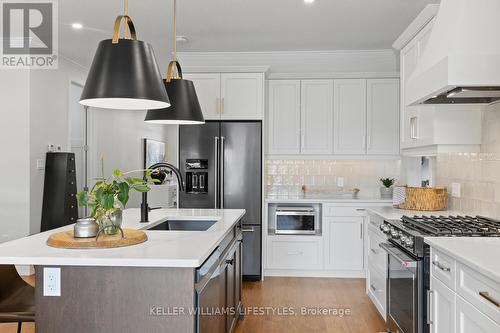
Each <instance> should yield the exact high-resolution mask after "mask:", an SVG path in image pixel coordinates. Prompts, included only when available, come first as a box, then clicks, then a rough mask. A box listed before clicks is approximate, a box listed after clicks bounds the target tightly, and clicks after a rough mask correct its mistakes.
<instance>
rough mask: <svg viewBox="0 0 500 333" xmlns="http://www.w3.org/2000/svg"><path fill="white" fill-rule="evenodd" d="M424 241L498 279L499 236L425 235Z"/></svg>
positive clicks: (499, 279)
mask: <svg viewBox="0 0 500 333" xmlns="http://www.w3.org/2000/svg"><path fill="white" fill-rule="evenodd" d="M425 242H426V243H427V244H429V245H430V246H431V247H433V248H436V249H438V250H440V251H442V252H444V253H446V254H447V255H449V256H451V257H452V258H454V259H456V260H457V261H459V262H461V263H463V264H465V265H467V266H469V267H471V268H472V269H474V270H476V271H478V272H479V273H482V274H483V275H485V276H487V277H489V278H491V279H493V280H495V281H500V260H499V259H498V255H499V253H500V238H496V237H426V238H425Z"/></svg>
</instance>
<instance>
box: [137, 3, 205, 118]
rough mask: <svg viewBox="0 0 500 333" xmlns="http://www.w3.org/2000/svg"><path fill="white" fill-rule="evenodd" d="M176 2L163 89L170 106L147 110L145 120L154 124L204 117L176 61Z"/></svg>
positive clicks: (193, 92) (192, 90)
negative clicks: (170, 58) (171, 46)
mask: <svg viewBox="0 0 500 333" xmlns="http://www.w3.org/2000/svg"><path fill="white" fill-rule="evenodd" d="M176 13H177V4H176V0H174V29H173V38H172V39H173V42H174V48H173V50H174V52H173V58H174V59H173V60H172V61H170V63H169V64H168V69H167V77H166V79H165V80H164V85H165V91H166V92H167V94H168V96H169V98H170V104H171V105H170V107H168V108H164V109H160V110H149V111H148V112H147V113H146V118H145V119H144V121H145V122H148V123H154V124H178V125H194V124H203V123H204V122H205V119H204V118H203V113H202V112H201V106H200V102H199V101H198V96H197V95H196V90H195V88H194V84H193V82H192V81H190V80H184V79H183V78H182V69H181V65H180V64H179V62H178V61H177V15H176Z"/></svg>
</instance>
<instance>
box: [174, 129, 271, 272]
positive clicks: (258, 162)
mask: <svg viewBox="0 0 500 333" xmlns="http://www.w3.org/2000/svg"><path fill="white" fill-rule="evenodd" d="M179 168H180V170H181V172H182V175H183V177H184V181H185V184H186V191H185V192H181V193H180V194H179V206H180V207H181V208H226V209H239V208H243V209H246V214H245V216H244V217H243V229H242V230H243V278H244V279H247V280H256V279H260V278H261V274H262V272H261V266H262V265H261V247H262V246H261V243H262V239H261V238H262V123H261V122H260V121H207V122H206V123H205V124H203V125H185V126H179Z"/></svg>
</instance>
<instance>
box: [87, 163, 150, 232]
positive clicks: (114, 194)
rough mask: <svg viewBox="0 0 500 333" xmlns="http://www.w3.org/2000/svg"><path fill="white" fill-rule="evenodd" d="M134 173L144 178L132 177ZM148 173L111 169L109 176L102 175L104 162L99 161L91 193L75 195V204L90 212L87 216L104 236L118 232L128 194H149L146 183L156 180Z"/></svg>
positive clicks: (146, 171)
mask: <svg viewBox="0 0 500 333" xmlns="http://www.w3.org/2000/svg"><path fill="white" fill-rule="evenodd" d="M134 173H144V174H145V175H146V177H145V178H135V177H131V175H132V174H134ZM151 173H152V171H151V170H134V171H129V172H122V171H121V170H120V169H115V170H113V174H112V175H111V176H110V177H107V178H106V177H105V175H104V160H103V159H102V158H101V177H99V178H97V179H96V183H95V184H94V186H93V187H92V189H91V190H90V191H80V192H78V194H77V199H78V205H79V206H87V207H89V208H90V209H91V212H90V217H92V218H94V219H95V220H96V221H97V223H99V228H100V229H101V230H102V231H103V233H104V234H105V235H114V234H116V233H118V231H119V227H121V223H122V212H123V209H125V206H126V205H127V202H128V200H129V191H130V190H131V189H132V190H135V191H137V192H141V193H143V192H148V191H149V190H150V187H149V184H153V183H155V182H156V180H154V179H152V178H151Z"/></svg>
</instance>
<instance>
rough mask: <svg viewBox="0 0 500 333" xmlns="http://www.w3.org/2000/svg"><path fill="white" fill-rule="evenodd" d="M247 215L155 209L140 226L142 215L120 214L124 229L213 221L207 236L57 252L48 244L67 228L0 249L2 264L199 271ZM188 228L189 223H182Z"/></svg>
mask: <svg viewBox="0 0 500 333" xmlns="http://www.w3.org/2000/svg"><path fill="white" fill-rule="evenodd" d="M244 214H245V210H244V209H158V210H153V211H151V212H150V213H149V220H150V221H151V222H149V223H140V222H139V221H140V209H138V208H131V209H126V210H125V211H124V212H123V225H122V226H123V227H127V228H136V229H142V228H145V227H147V226H148V225H149V226H151V225H154V224H158V223H160V222H162V221H165V220H168V219H170V220H172V219H175V220H182V219H184V220H193V219H199V220H217V222H216V223H215V224H214V225H213V226H212V227H210V229H208V230H206V231H159V230H155V231H148V230H145V232H146V234H147V236H148V240H147V241H146V242H144V243H142V244H137V245H133V246H127V247H120V248H113V249H78V250H76V249H58V248H53V247H50V246H48V245H47V244H46V242H47V238H48V237H49V236H50V235H51V234H52V233H54V232H58V231H63V230H66V229H71V228H73V226H72V225H71V226H66V227H62V228H59V229H55V230H51V231H46V232H43V233H39V234H36V235H32V236H28V237H24V238H20V239H17V240H13V241H10V242H6V243H3V244H0V264H15V265H57V266H130V267H199V266H201V264H202V263H203V262H204V261H205V260H206V259H207V258H208V256H209V255H210V254H211V253H212V252H213V251H214V250H215V249H216V248H217V246H218V245H219V243H220V242H221V241H222V239H223V238H224V236H226V235H227V234H228V232H229V231H230V230H231V228H232V227H233V226H234V225H235V224H236V222H238V221H239V220H240V218H241V217H242V216H243V215H244ZM186 223H188V222H186Z"/></svg>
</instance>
